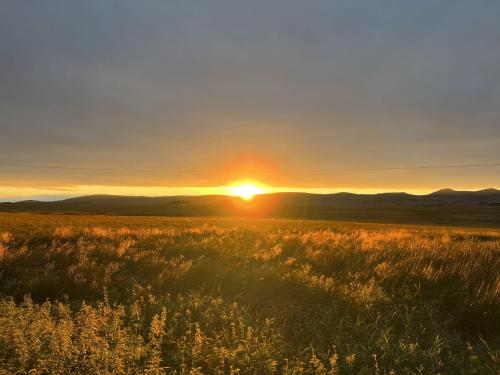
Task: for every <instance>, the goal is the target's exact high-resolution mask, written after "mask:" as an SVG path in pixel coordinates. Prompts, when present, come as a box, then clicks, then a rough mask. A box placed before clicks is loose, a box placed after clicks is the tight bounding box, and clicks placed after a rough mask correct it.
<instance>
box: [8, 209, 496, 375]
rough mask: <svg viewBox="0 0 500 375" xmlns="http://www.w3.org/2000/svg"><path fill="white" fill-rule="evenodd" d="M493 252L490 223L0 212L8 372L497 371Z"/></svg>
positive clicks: (374, 372)
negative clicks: (460, 224) (484, 226)
mask: <svg viewBox="0 0 500 375" xmlns="http://www.w3.org/2000/svg"><path fill="white" fill-rule="evenodd" d="M499 254H500V231H495V230H485V229H463V228H438V227H417V226H394V225H368V224H367V225H360V224H345V223H327V222H299V221H273V220H261V221H246V220H236V219H231V220H229V219H228V220H224V219H165V218H139V217H104V216H58V215H50V216H48V215H12V214H10V215H9V214H1V215H0V297H1V300H0V368H1V369H3V371H4V372H5V373H35V374H42V373H50V374H56V373H59V374H67V373H81V374H90V373H92V374H94V373H96V374H97V373H99V374H105V373H113V374H129V373H136V374H143V373H151V374H160V373H166V374H200V373H203V374H217V373H218V374H266V373H269V374H271V373H281V374H302V373H305V374H338V373H341V374H438V373H441V374H473V373H476V374H498V373H499V371H500V353H499V348H500V345H499V344H500V298H499V297H500V274H499V266H500V257H499ZM0 373H1V371H0Z"/></svg>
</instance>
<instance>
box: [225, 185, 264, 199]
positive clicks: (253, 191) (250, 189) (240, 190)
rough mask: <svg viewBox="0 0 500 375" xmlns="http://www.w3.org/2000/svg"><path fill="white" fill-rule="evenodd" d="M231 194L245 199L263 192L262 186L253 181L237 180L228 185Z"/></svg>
mask: <svg viewBox="0 0 500 375" xmlns="http://www.w3.org/2000/svg"><path fill="white" fill-rule="evenodd" d="M228 189H229V193H230V194H231V195H232V196H235V197H240V198H241V199H243V200H245V201H249V200H251V199H252V198H253V197H254V196H255V195H257V194H262V193H264V188H263V187H261V186H259V185H258V184H256V183H255V182H253V181H239V182H236V183H234V184H233V185H231V186H229V187H228Z"/></svg>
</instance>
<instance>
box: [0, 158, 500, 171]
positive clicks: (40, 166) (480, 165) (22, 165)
mask: <svg viewBox="0 0 500 375" xmlns="http://www.w3.org/2000/svg"><path fill="white" fill-rule="evenodd" d="M0 166H4V167H15V168H33V169H58V170H70V171H87V172H141V173H185V172H197V173H200V172H225V171H226V170H224V169H221V168H166V169H151V168H146V169H143V168H92V167H68V166H63V165H48V164H25V163H10V162H3V161H0ZM498 166H500V163H478V164H443V165H417V166H402V167H366V168H316V169H302V168H297V169H293V168H291V169H283V168H257V169H245V168H242V169H238V170H237V171H238V172H363V171H398V170H416V169H451V168H487V167H498Z"/></svg>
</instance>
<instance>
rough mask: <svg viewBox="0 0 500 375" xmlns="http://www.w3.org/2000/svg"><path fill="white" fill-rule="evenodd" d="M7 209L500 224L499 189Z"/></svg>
mask: <svg viewBox="0 0 500 375" xmlns="http://www.w3.org/2000/svg"><path fill="white" fill-rule="evenodd" d="M0 211H3V212H39V213H66V214H118V215H159V216H229V217H231V216H238V217H241V216H243V217H272V218H291V219H321V220H345V221H368V222H392V223H415V224H441V225H466V226H490V227H500V190H497V189H485V190H480V191H455V190H451V189H441V190H438V191H436V192H433V193H431V194H428V195H412V194H407V193H381V194H353V193H335V194H309V193H274V194H263V195H258V196H256V197H255V198H254V199H253V200H252V201H250V202H245V201H243V200H241V199H240V198H237V197H230V196H224V195H204V196H170V197H143V196H114V195H91V196H82V197H77V198H70V199H65V200H60V201H53V202H41V201H33V200H29V201H21V202H15V203H11V202H5V203H0Z"/></svg>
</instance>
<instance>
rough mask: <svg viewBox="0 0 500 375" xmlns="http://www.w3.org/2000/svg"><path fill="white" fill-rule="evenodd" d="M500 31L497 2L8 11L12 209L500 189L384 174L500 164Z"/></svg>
mask: <svg viewBox="0 0 500 375" xmlns="http://www.w3.org/2000/svg"><path fill="white" fill-rule="evenodd" d="M499 19H500V2H498V1H481V0H478V1H461V0H450V1H445V0H440V1H427V0H425V1H395V0H394V1H374V0H369V1H368V0H367V1H356V0H345V1H332V0H325V1H314V0H311V1H303V0H278V1H276V0H251V1H250V0H249V1H234V0H227V1H218V0H210V1H209V0H205V1H202V0H200V1H196V0H193V1H185V0H179V1H175V0H169V1H160V0H157V1H154V0H147V1H125V0H120V1H110V0H95V1H90V0H89V1H68V0H61V1H53V0H49V1H43V2H42V1H28V0H4V1H2V5H1V12H0V199H1V197H2V196H3V197H7V196H8V197H16V196H21V195H23V196H26V195H51V194H53V195H61V194H62V195H64V194H69V193H70V192H72V191H85V192H108V191H118V190H116V189H122V190H123V189H124V187H134V188H133V189H135V190H134V191H135V192H137V193H144V194H150V193H152V192H155V193H158V194H159V193H161V191H160V190H158V189H161V188H165V189H166V187H169V188H170V190H168V192H169V193H172V192H173V193H175V192H176V191H182V189H179V187H203V186H205V187H210V186H221V185H226V184H228V183H230V182H231V181H233V180H237V179H247V178H248V179H256V180H259V181H261V182H262V183H265V184H269V185H272V186H280V187H292V188H301V189H306V188H323V189H331V190H332V191H335V190H337V189H351V190H359V191H361V190H363V189H364V190H366V191H368V190H391V191H392V190H406V191H418V190H422V191H426V190H432V189H434V188H440V187H444V186H449V187H456V188H467V189H474V188H483V187H500V167H476V168H448V169H444V168H443V169H417V170H380V169H379V168H388V167H389V168H390V167H407V166H433V165H450V164H451V165H461V164H482V163H499V162H500V22H499ZM1 163H4V164H1ZM14 164H16V165H14ZM37 165H38V166H46V167H47V166H50V167H65V168H68V169H63V168H37V167H35V166H37ZM69 168H75V169H69ZM359 168H361V169H371V168H373V169H375V170H363V171H359V170H357V171H353V170H351V169H359ZM346 169H347V170H346ZM83 186H85V187H83ZM109 186H111V187H113V188H109V189H108V188H106V187H109ZM78 189H80V190H78ZM112 189H115V190H112ZM131 189H132V188H131ZM155 189H156V190H155ZM176 189H177V190H176ZM102 190H107V191H102ZM165 191H167V190H165Z"/></svg>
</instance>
